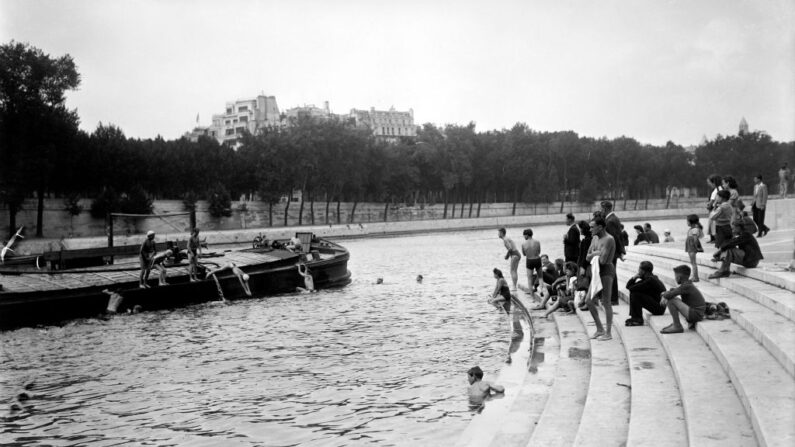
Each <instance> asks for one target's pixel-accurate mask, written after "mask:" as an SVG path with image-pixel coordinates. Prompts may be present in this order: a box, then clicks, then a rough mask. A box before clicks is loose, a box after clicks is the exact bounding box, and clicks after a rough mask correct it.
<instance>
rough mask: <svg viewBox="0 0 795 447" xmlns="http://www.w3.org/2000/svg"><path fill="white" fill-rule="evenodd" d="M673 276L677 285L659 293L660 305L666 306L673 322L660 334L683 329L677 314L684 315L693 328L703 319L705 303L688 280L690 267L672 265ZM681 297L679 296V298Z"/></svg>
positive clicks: (674, 332) (673, 332) (677, 331)
mask: <svg viewBox="0 0 795 447" xmlns="http://www.w3.org/2000/svg"><path fill="white" fill-rule="evenodd" d="M674 276H675V277H676V283H677V284H679V287H677V288H674V289H671V290H669V291H667V292H663V293H662V294H661V295H660V297H661V298H660V306H663V307H666V306H667V307H668V311H669V312H670V313H671V318H673V320H674V321H673V324H671V325H670V326H666V327H664V328H663V329H662V330H661V331H660V333H662V334H679V333H682V332H684V331H685V329H684V328H683V327H682V323H681V322H680V321H679V314H681V315H682V316H683V317H685V320H687V322H688V323H690V328H691V329H695V327H696V323H697V322H699V321H701V320H703V319H704V311H705V310H706V307H707V306H706V303H705V302H704V296H703V295H701V292H699V291H698V289H697V288H696V286H694V285H693V283H692V282H691V281H690V279H689V278H690V267H689V266H687V265H684V264H682V265H680V266H677V267H674ZM680 297H681V298H680Z"/></svg>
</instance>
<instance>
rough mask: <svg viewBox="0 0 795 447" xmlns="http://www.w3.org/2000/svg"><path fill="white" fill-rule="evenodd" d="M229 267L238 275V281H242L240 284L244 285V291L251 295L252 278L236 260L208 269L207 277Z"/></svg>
mask: <svg viewBox="0 0 795 447" xmlns="http://www.w3.org/2000/svg"><path fill="white" fill-rule="evenodd" d="M227 269H228V270H232V273H234V274H235V276H237V279H238V281H240V285H241V286H242V287H243V291H244V292H245V293H246V295H248V296H251V289H250V288H249V286H248V280H249V279H250V277H249V276H248V274H247V273H244V272H243V270H241V269H240V267H238V266H237V264H235V263H234V262H227V263H226V264H224V265H222V266H221V267H218V268H217V269H213V270H210V271H208V272H207V277H208V278H209V277H210V276H213V275H215V274H216V273H218V272H220V271H222V270H227ZM216 277H217V276H216Z"/></svg>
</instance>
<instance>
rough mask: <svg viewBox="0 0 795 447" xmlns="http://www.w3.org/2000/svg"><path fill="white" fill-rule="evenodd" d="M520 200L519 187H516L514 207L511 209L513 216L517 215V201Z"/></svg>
mask: <svg viewBox="0 0 795 447" xmlns="http://www.w3.org/2000/svg"><path fill="white" fill-rule="evenodd" d="M518 201H519V188H516V189H514V193H513V208H512V209H511V216H515V215H516V202H518Z"/></svg>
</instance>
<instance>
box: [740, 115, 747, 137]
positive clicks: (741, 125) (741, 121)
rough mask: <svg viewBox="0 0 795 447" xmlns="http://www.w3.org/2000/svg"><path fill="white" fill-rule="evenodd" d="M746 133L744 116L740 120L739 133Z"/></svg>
mask: <svg viewBox="0 0 795 447" xmlns="http://www.w3.org/2000/svg"><path fill="white" fill-rule="evenodd" d="M747 133H748V121H746V120H745V117H743V118H742V119H741V120H740V135H743V134H747Z"/></svg>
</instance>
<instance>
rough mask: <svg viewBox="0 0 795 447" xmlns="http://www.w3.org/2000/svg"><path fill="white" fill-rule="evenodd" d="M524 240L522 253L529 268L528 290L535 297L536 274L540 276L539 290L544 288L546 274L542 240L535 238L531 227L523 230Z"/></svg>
mask: <svg viewBox="0 0 795 447" xmlns="http://www.w3.org/2000/svg"><path fill="white" fill-rule="evenodd" d="M522 235H523V236H524V242H523V243H522V253H524V255H525V257H526V258H527V259H526V260H525V267H526V268H527V290H528V293H530V294H531V295H533V298H535V292H533V284H534V283H535V276H537V277H538V290H544V288H545V287H546V286H545V285H544V274H543V273H542V271H541V242H538V241H537V240H535V239H533V230H531V229H530V228H528V229H526V230H524V232H522Z"/></svg>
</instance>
